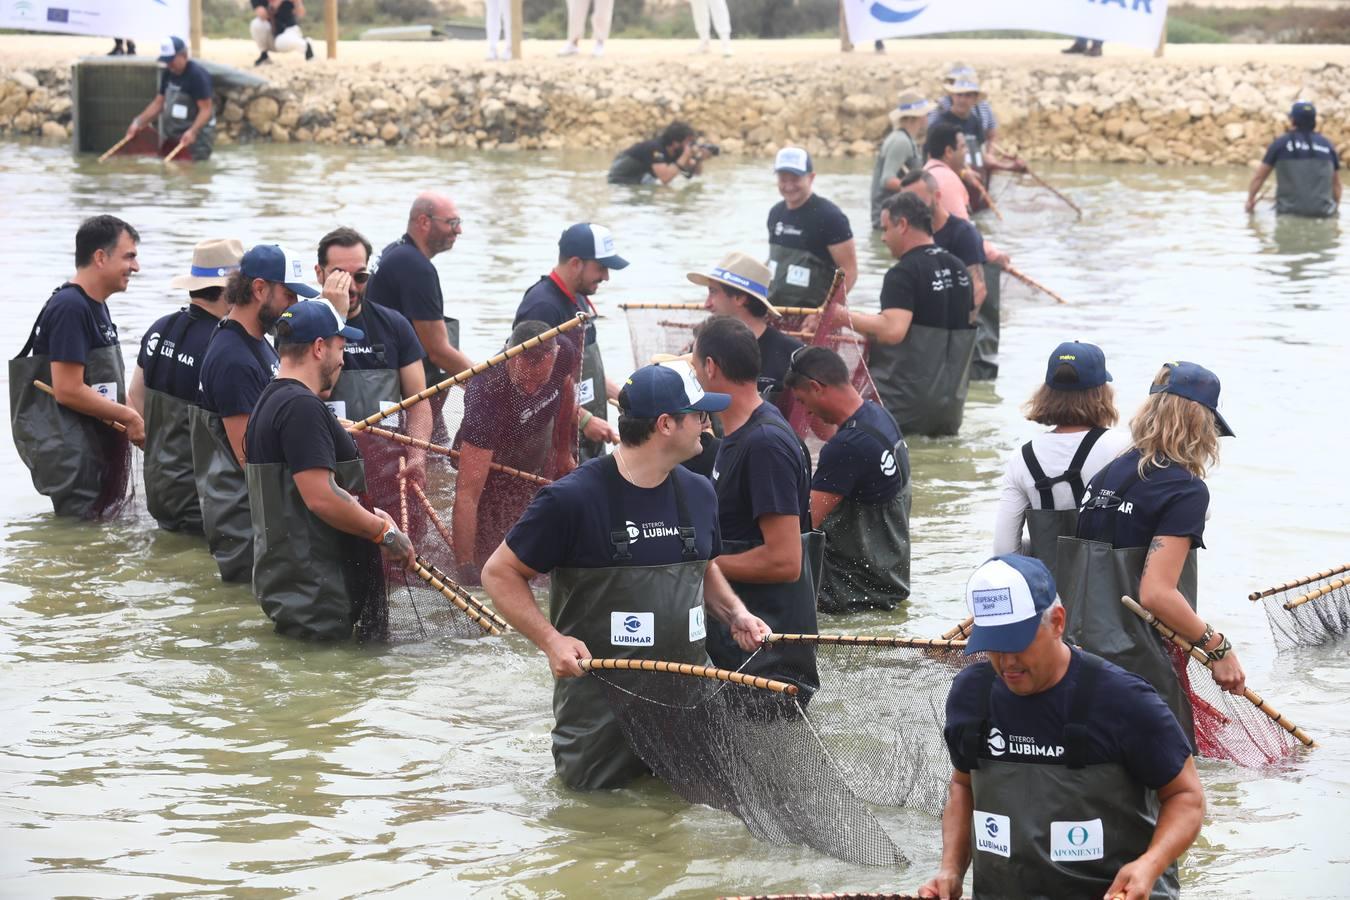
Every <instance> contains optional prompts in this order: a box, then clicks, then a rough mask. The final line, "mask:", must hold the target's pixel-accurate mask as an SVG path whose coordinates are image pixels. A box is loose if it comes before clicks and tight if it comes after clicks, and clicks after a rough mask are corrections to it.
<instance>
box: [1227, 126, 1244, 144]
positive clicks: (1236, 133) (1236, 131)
mask: <svg viewBox="0 0 1350 900" xmlns="http://www.w3.org/2000/svg"><path fill="white" fill-rule="evenodd" d="M1246 134H1247V126H1245V125H1243V124H1242V123H1241V122H1232V123H1230V124H1228V125H1225V126H1223V138H1224V140H1226V141H1228V142H1229V143H1232V142H1233V141H1240V140H1242V138H1243V137H1244V136H1245V135H1246Z"/></svg>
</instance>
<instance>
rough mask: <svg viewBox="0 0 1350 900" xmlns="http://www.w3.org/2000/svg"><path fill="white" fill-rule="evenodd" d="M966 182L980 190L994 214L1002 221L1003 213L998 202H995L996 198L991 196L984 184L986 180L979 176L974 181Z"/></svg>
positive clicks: (982, 197) (981, 196)
mask: <svg viewBox="0 0 1350 900" xmlns="http://www.w3.org/2000/svg"><path fill="white" fill-rule="evenodd" d="M966 183H967V184H973V185H975V188H976V190H978V191H979V192H980V198H981V199H982V200H984V202H985V203H987V204H989V208H990V209H991V210H993V212H994V215H995V216H997V217H998V220H999V221H1000V222H1002V221H1003V213H1002V212H1001V211H1000V210H999V208H998V204H997V203H995V202H994V198H993V197H991V196H989V189H988V188H986V187H985V186H984V182H983V181H981V180H980V179H979V178H978V177H976V178H975V179H973V180H972V181H969V182H966Z"/></svg>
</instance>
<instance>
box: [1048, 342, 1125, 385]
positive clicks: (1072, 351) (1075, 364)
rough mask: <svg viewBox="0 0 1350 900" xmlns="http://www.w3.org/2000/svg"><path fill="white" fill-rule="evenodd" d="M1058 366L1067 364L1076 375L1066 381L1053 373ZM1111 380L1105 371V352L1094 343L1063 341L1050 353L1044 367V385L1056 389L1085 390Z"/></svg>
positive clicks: (1109, 374)
mask: <svg viewBox="0 0 1350 900" xmlns="http://www.w3.org/2000/svg"><path fill="white" fill-rule="evenodd" d="M1060 366H1068V367H1069V368H1071V369H1072V370H1073V373H1074V375H1075V376H1076V377H1075V378H1074V380H1072V381H1068V380H1065V379H1064V378H1063V376H1061V377H1060V378H1059V379H1058V380H1056V378H1055V373H1056V372H1058V371H1059V367H1060ZM1110 380H1111V373H1110V372H1108V371H1106V354H1105V353H1103V352H1102V348H1101V347H1098V346H1097V345H1096V344H1084V343H1081V342H1079V341H1065V342H1064V343H1062V344H1060V345H1059V346H1058V347H1056V348H1055V352H1054V353H1051V354H1050V361H1049V363H1047V364H1046V367H1045V386H1046V387H1048V388H1052V389H1054V390H1056V391H1085V390H1087V389H1088V388H1095V387H1101V386H1102V385H1104V384H1106V383H1107V382H1108V381H1110Z"/></svg>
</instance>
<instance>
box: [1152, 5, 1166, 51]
mask: <svg viewBox="0 0 1350 900" xmlns="http://www.w3.org/2000/svg"><path fill="white" fill-rule="evenodd" d="M1166 46H1167V16H1165V15H1164V16H1163V24H1162V31H1161V32H1159V33H1158V49H1156V50H1154V51H1153V56H1154V57H1155V58H1157V59H1161V58H1162V55H1163V48H1165V47H1166Z"/></svg>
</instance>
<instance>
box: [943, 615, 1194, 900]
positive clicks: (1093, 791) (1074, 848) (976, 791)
mask: <svg viewBox="0 0 1350 900" xmlns="http://www.w3.org/2000/svg"><path fill="white" fill-rule="evenodd" d="M1116 605H1117V606H1119V605H1120V604H1119V603H1117V604H1116ZM1081 666H1082V669H1081V671H1080V674H1079V676H1078V684H1077V685H1076V686H1075V689H1074V694H1073V697H1072V699H1071V700H1070V705H1069V716H1068V721H1067V722H1066V724H1065V727H1064V734H1063V738H1062V749H1063V755H1062V756H1060V757H1059V760H1060V761H1059V762H1043V761H1041V762H1034V763H1031V762H1028V763H1022V762H1011V761H1009V760H1008V759H997V758H988V757H990V756H991V754H992V753H997V752H1000V749H998V748H1006V746H1007V735H1003V734H1001V733H999V734H997V736H996V735H995V730H994V729H992V728H991V726H990V723H989V721H988V716H989V692H990V689H992V686H993V681H994V677H995V676H994V674H993V670H992V669H989V670H988V671H989V679H988V682H987V685H988V686H987V687H985V686H984V685H981V693H982V696H983V698H984V701H983V707H984V709H983V715H982V717H981V718H982V719H983V721H980V722H977V723H971V724H969V725H967V726H966V727H965V728H964V729H963V730H962V733H961V735H960V737H959V740H960V741H961V742H962V746H963V753H962V755H963V756H965V757H966V758H968V759H976V760H978V762H977V764H976V765H975V767H974V768H972V769H971V772H970V782H971V791H972V793H973V795H974V801H975V802H974V813H973V814H972V816H971V856H972V863H973V867H974V888H975V890H974V896H975V897H977V898H980V900H985V898H991V900H1001V898H1008V900H1013V898H1017V900H1022V898H1034V900H1066V898H1094V900H1095V898H1098V897H1101V896H1102V895H1103V894H1105V893H1106V889H1107V888H1109V887H1110V886H1111V883H1112V882H1113V881H1114V879H1115V877H1116V873H1117V872H1119V871H1120V869H1121V867H1123V866H1124V865H1126V864H1127V863H1130V862H1132V861H1134V860H1135V859H1136V858H1137V857H1138V856H1140V855H1141V854H1142V853H1144V851H1146V850H1147V849H1148V846H1149V843H1150V841H1151V840H1152V838H1153V830H1154V827H1155V826H1156V825H1157V822H1158V810H1159V802H1158V795H1157V793H1156V792H1155V791H1153V790H1151V789H1150V788H1148V787H1146V786H1144V785H1142V784H1140V783H1139V782H1137V781H1135V780H1134V779H1133V778H1131V777H1130V775H1129V772H1128V771H1127V770H1126V769H1125V767H1124V766H1123V765H1121V764H1120V763H1097V764H1092V765H1087V764H1084V762H1083V759H1084V752H1085V747H1086V744H1087V741H1088V732H1087V728H1086V726H1085V724H1084V723H1085V722H1086V721H1087V720H1088V718H1089V711H1090V709H1091V703H1092V695H1093V692H1094V690H1095V687H1096V683H1097V681H1098V680H1099V678H1100V672H1101V660H1100V659H1098V658H1096V657H1094V656H1092V655H1091V654H1086V653H1085V654H1083V657H1082V661H1081ZM1002 724H1003V725H1004V726H1005V727H1011V726H1010V724H1009V723H1006V722H1004V723H1002ZM982 756H983V757H984V758H982ZM1177 896H1179V887H1178V883H1177V867H1176V864H1175V863H1173V864H1172V865H1171V866H1169V867H1168V868H1167V870H1166V871H1165V872H1163V874H1162V877H1160V878H1159V879H1158V881H1157V882H1156V883H1155V884H1154V886H1153V891H1152V892H1151V893H1150V894H1149V897H1150V898H1151V900H1168V898H1175V897H1177Z"/></svg>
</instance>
